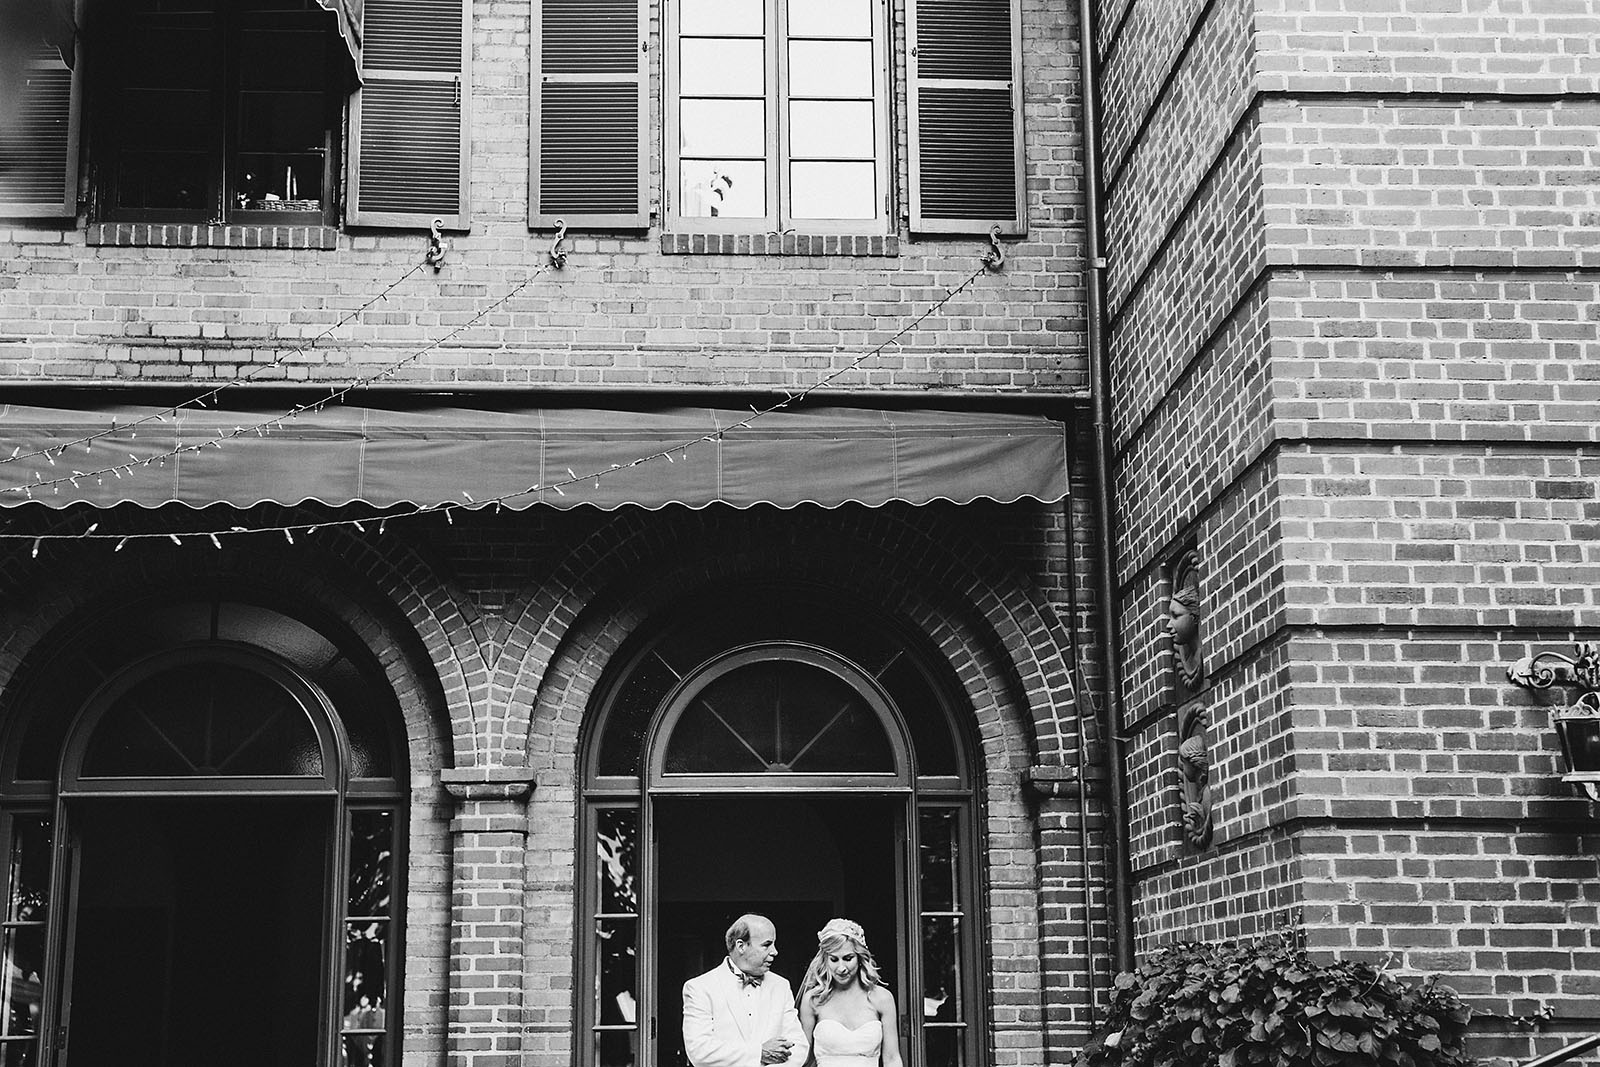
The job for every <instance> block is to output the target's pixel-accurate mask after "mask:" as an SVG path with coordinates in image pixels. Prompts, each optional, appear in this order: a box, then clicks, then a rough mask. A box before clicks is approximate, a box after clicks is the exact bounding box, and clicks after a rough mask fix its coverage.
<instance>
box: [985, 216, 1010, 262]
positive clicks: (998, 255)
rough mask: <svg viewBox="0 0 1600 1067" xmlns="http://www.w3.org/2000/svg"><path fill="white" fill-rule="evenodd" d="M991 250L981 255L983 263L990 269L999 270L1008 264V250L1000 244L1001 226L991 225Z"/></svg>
mask: <svg viewBox="0 0 1600 1067" xmlns="http://www.w3.org/2000/svg"><path fill="white" fill-rule="evenodd" d="M989 245H990V247H989V251H987V252H985V253H984V254H983V256H982V257H981V258H982V260H983V265H984V266H985V267H988V268H989V269H990V270H999V269H1000V268H1002V267H1004V266H1005V265H1006V250H1005V249H1004V248H1003V247H1001V245H1000V227H998V226H991V227H989Z"/></svg>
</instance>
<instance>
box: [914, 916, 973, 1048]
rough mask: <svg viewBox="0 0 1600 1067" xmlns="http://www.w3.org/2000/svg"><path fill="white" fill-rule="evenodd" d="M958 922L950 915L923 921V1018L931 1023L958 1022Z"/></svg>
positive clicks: (959, 977)
mask: <svg viewBox="0 0 1600 1067" xmlns="http://www.w3.org/2000/svg"><path fill="white" fill-rule="evenodd" d="M960 933H961V920H960V919H958V918H956V917H955V916H951V915H938V916H924V917H923V920H922V1014H923V1017H924V1018H925V1019H927V1020H929V1021H931V1022H961V1021H964V1020H963V1018H962V1010H961V1009H962V1004H961V967H960V963H961V957H960Z"/></svg>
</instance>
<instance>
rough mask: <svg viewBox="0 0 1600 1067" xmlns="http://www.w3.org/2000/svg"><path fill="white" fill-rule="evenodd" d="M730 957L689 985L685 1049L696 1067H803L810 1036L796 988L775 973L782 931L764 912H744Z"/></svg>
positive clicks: (731, 931)
mask: <svg viewBox="0 0 1600 1067" xmlns="http://www.w3.org/2000/svg"><path fill="white" fill-rule="evenodd" d="M723 940H724V942H725V943H726V944H727V946H728V956H727V958H726V959H724V960H723V961H722V962H721V963H719V964H717V965H716V966H715V967H713V968H711V970H709V971H707V972H706V973H705V974H702V975H700V976H699V977H698V978H691V979H689V980H688V981H687V982H685V983H683V1049H684V1051H685V1052H686V1053H688V1055H689V1062H690V1063H692V1064H694V1067H773V1065H775V1064H787V1065H789V1067H801V1065H802V1064H804V1063H805V1062H806V1051H807V1046H806V1037H805V1033H804V1032H803V1031H802V1030H801V1029H800V1015H799V1013H798V1012H796V1011H795V1005H794V991H793V990H792V989H791V988H790V987H789V983H788V981H787V980H786V979H785V978H784V977H783V975H781V974H773V973H772V961H773V960H774V959H776V958H777V955H778V932H777V930H776V929H775V928H774V927H773V925H772V921H771V920H770V919H768V918H767V917H766V916H764V915H741V916H739V918H737V919H735V920H734V922H733V925H732V926H730V927H728V932H727V934H726V935H725V936H724V938H723Z"/></svg>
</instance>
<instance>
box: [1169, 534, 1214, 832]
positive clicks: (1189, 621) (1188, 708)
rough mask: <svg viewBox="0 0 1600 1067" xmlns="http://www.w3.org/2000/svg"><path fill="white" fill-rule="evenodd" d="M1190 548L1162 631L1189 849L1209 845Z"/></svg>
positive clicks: (1173, 580) (1198, 608) (1174, 573)
mask: <svg viewBox="0 0 1600 1067" xmlns="http://www.w3.org/2000/svg"><path fill="white" fill-rule="evenodd" d="M1198 562H1199V561H1198V559H1197V557H1196V555H1195V553H1193V552H1186V553H1184V554H1183V555H1182V556H1180V557H1179V558H1178V559H1177V560H1175V561H1174V563H1173V566H1172V570H1171V572H1170V584H1169V586H1168V588H1169V590H1170V592H1169V593H1168V598H1167V625H1166V634H1167V639H1168V641H1170V642H1171V646H1172V661H1173V679H1172V686H1171V688H1172V703H1173V704H1175V705H1177V708H1178V783H1179V788H1180V790H1181V792H1182V800H1181V803H1180V806H1179V813H1180V818H1181V820H1182V829H1183V837H1184V840H1186V841H1187V842H1188V843H1189V844H1190V845H1191V846H1193V847H1194V848H1207V847H1209V846H1210V844H1211V836H1212V821H1211V749H1210V737H1209V735H1208V733H1207V727H1208V726H1209V725H1210V715H1209V714H1208V713H1207V710H1206V707H1205V705H1204V703H1203V702H1202V701H1201V700H1199V699H1197V697H1198V696H1199V694H1200V691H1201V690H1202V689H1203V688H1204V687H1205V682H1206V671H1205V649H1204V645H1203V643H1202V638H1203V635H1204V623H1205V612H1204V607H1203V604H1202V602H1201V599H1200V568H1199V566H1198Z"/></svg>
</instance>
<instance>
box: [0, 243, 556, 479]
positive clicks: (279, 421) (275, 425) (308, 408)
mask: <svg viewBox="0 0 1600 1067" xmlns="http://www.w3.org/2000/svg"><path fill="white" fill-rule="evenodd" d="M549 269H550V268H549V267H546V266H539V267H535V268H534V270H533V273H532V274H530V275H529V276H528V277H526V278H524V279H523V280H522V281H520V282H518V283H517V285H516V286H514V287H513V288H512V289H511V290H510V291H509V292H507V293H506V294H505V295H503V296H501V297H500V298H499V299H498V300H496V301H495V302H494V303H492V304H490V305H489V306H488V307H486V308H483V309H481V310H479V311H478V312H477V313H476V314H474V315H473V316H472V317H471V318H469V319H468V320H467V321H466V322H463V323H462V324H461V325H459V326H456V327H454V328H453V329H451V330H450V331H449V332H448V333H446V334H444V335H443V336H442V337H438V338H435V339H434V340H432V341H430V342H429V343H428V344H426V345H424V346H423V347H422V348H419V349H417V350H416V351H415V352H412V353H411V354H410V355H408V356H406V357H405V358H404V359H401V360H399V361H397V362H395V363H392V364H389V365H388V366H387V367H385V368H383V369H381V370H379V371H377V372H375V373H373V374H369V375H366V376H365V377H361V378H356V379H353V380H351V381H349V382H347V383H345V384H344V385H341V386H340V387H339V388H337V389H335V390H333V391H332V392H330V393H329V394H328V395H327V396H325V397H322V398H321V399H319V400H310V401H306V402H305V403H303V404H297V405H295V406H294V407H292V408H290V409H289V410H288V411H286V412H284V413H283V414H282V415H275V416H273V417H272V418H270V419H267V420H265V421H263V422H259V423H255V424H253V425H249V426H235V427H234V428H233V430H232V431H231V432H230V431H225V430H220V429H219V430H217V431H216V434H217V437H216V439H215V440H211V439H207V440H205V441H198V442H195V443H192V444H187V445H178V446H176V447H174V448H172V449H169V450H168V451H166V452H162V453H158V454H157V455H154V456H150V457H148V458H146V459H142V460H138V461H137V464H138V466H141V467H148V466H149V465H150V464H151V463H156V462H159V463H161V464H163V465H164V464H165V463H166V461H167V460H168V459H172V458H176V457H178V456H182V455H185V454H189V453H194V452H199V451H200V450H202V449H204V448H206V447H207V446H212V447H215V448H219V449H220V448H221V447H222V445H223V442H224V441H232V440H237V439H239V438H240V437H243V436H244V435H245V434H247V433H250V432H252V431H255V432H257V435H258V436H264V434H265V432H266V431H269V430H272V429H282V428H283V423H284V420H286V419H295V418H298V417H299V416H300V415H302V414H307V413H315V412H318V411H321V410H322V409H323V408H324V407H325V406H326V405H327V404H329V403H331V402H332V401H334V400H338V401H340V402H341V403H342V402H343V400H344V397H345V396H347V395H348V394H350V393H353V392H355V391H357V390H359V389H362V388H365V387H366V386H369V385H371V384H372V383H373V382H375V381H377V380H379V379H380V378H383V377H387V376H389V375H392V374H394V373H396V372H397V371H399V370H400V369H401V368H403V367H405V366H407V365H409V364H411V363H415V362H416V361H417V360H419V359H421V358H422V357H423V356H425V355H427V354H428V353H429V352H431V351H433V350H434V349H435V348H438V347H439V346H440V345H442V344H444V343H445V342H446V341H449V340H450V339H451V338H453V337H455V336H456V335H457V334H460V333H463V332H465V331H466V330H469V329H471V328H472V327H473V326H476V325H477V324H478V322H479V321H480V320H482V319H483V318H485V317H486V316H488V315H489V314H490V313H491V312H493V311H495V310H496V309H498V308H499V307H500V306H501V305H503V304H505V303H506V302H507V301H509V300H511V299H512V298H513V297H515V296H516V295H517V294H519V293H520V292H522V290H524V289H526V288H527V287H528V286H529V285H531V284H533V281H534V279H536V278H538V277H539V276H540V275H542V274H545V273H547V272H548V271H549ZM163 410H172V409H163ZM49 447H50V448H52V449H53V448H55V447H56V446H55V445H53V444H52V445H50V446H49ZM84 448H85V450H87V449H88V448H89V445H88V444H85V445H84ZM29 454H30V455H37V454H38V453H29ZM120 469H126V470H128V472H129V473H130V474H132V473H133V471H132V465H127V466H125V467H123V468H120ZM73 474H74V475H76V476H77V477H79V478H83V477H88V476H91V475H92V476H95V477H100V476H103V475H106V474H114V475H116V477H117V478H119V479H120V478H121V477H122V475H121V473H119V468H118V467H115V466H112V467H102V468H101V469H99V470H95V471H88V472H84V471H74V472H73ZM62 481H72V478H71V477H66V478H54V479H51V478H44V477H41V476H40V475H39V473H38V472H37V471H35V472H34V475H33V481H31V482H28V483H26V484H24V485H14V486H8V487H6V488H4V489H0V494H5V493H17V492H26V491H28V490H30V489H41V488H44V487H46V486H54V485H57V484H59V483H60V482H62ZM72 484H73V487H74V488H77V482H75V481H74V482H73V483H72Z"/></svg>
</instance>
